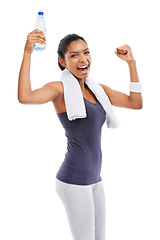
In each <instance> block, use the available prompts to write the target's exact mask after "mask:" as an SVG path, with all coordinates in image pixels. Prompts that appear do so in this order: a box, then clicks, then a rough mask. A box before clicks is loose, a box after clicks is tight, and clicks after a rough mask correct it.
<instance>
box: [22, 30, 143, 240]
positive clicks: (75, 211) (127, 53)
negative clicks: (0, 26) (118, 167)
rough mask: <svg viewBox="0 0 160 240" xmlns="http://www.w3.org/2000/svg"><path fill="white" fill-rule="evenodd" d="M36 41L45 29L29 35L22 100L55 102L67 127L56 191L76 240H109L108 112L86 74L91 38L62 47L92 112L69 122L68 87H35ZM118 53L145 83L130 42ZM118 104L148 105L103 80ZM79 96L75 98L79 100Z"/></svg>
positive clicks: (63, 63) (61, 61) (70, 39)
mask: <svg viewBox="0 0 160 240" xmlns="http://www.w3.org/2000/svg"><path fill="white" fill-rule="evenodd" d="M34 43H41V44H45V43H46V39H45V37H44V34H43V33H42V32H41V31H40V30H37V29H36V30H34V31H33V32H31V33H29V34H28V36H27V41H26V45H25V49H24V56H23V61H22V65H21V69H20V73H19V82H18V99H19V101H20V103H23V104H43V103H47V102H49V101H52V103H53V104H54V107H55V110H56V113H57V116H58V117H59V120H60V121H61V123H62V126H63V127H64V128H65V133H66V136H67V138H68V146H67V149H68V152H67V153H66V154H65V159H64V161H63V163H62V165H61V167H60V169H59V171H58V173H57V176H56V190H57V193H58V195H59V197H60V199H61V200H62V202H63V204H64V207H65V209H66V213H67V217H68V220H69V225H70V229H71V232H72V236H73V239H74V240H105V239H106V238H105V227H106V222H105V193H104V189H103V183H102V179H101V176H100V171H101V160H102V159H101V157H102V155H101V128H102V125H103V123H104V121H105V111H104V109H103V108H102V106H101V104H100V103H99V102H98V100H97V99H96V97H95V95H94V94H93V92H92V91H91V90H90V89H89V88H88V87H87V85H86V84H85V82H84V79H85V78H87V77H88V75H89V71H90V67H91V55H90V52H89V48H88V45H87V43H86V41H85V40H84V39H83V38H82V37H80V36H78V35H76V34H71V35H67V36H66V37H65V38H63V39H62V40H61V41H60V44H59V47H58V65H59V67H60V69H61V70H64V69H65V68H67V69H68V70H69V72H70V73H71V74H73V75H74V77H75V78H76V80H77V81H78V83H79V85H80V88H81V91H82V94H83V98H84V102H85V106H86V109H87V117H86V118H83V119H75V120H74V121H69V120H68V118H67V114H66V106H65V99H64V88H63V84H62V82H61V81H55V82H49V83H47V84H45V85H44V86H43V87H42V88H39V89H36V90H34V91H32V90H31V83H30V61H31V53H32V52H33V46H34ZM115 54H116V55H117V56H118V57H119V58H121V59H122V60H124V61H126V62H127V64H128V66H129V70H130V80H131V82H139V79H138V74H137V70H136V61H135V59H134V58H133V55H132V51H131V48H130V47H129V46H128V45H124V46H121V47H119V48H116V50H115ZM100 86H101V87H102V88H103V89H104V91H105V93H106V94H107V96H108V97H109V99H110V102H111V104H112V105H114V106H117V107H124V108H130V109H141V108H142V97H141V93H137V92H134V91H132V92H130V96H128V95H126V94H124V93H121V92H118V91H115V90H112V89H111V88H109V87H108V86H106V85H104V84H100ZM73 101H74V99H73Z"/></svg>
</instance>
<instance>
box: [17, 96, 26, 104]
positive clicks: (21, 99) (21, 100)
mask: <svg viewBox="0 0 160 240" xmlns="http://www.w3.org/2000/svg"><path fill="white" fill-rule="evenodd" d="M18 101H19V102H20V103H22V104H26V103H28V100H27V99H26V98H23V97H18Z"/></svg>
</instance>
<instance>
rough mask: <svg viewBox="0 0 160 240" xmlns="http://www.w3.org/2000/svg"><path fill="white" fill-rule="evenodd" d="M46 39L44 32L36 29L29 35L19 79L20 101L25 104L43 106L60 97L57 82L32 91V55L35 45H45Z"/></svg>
mask: <svg viewBox="0 0 160 240" xmlns="http://www.w3.org/2000/svg"><path fill="white" fill-rule="evenodd" d="M45 42H46V38H45V37H44V34H43V32H42V31H40V30H38V29H36V30H34V31H33V32H31V33H29V34H28V36H27V41H26V45H25V49H24V55H23V60H22V64H21V68H20V72H19V79H18V100H19V102H20V103H23V104H43V103H46V102H49V101H51V100H53V101H54V99H55V98H56V97H57V95H58V93H59V92H58V91H59V90H58V84H57V82H49V83H47V84H45V85H44V86H43V87H42V88H39V89H36V90H34V91H32V89H31V81H30V66H31V54H32V52H33V49H34V43H41V44H45Z"/></svg>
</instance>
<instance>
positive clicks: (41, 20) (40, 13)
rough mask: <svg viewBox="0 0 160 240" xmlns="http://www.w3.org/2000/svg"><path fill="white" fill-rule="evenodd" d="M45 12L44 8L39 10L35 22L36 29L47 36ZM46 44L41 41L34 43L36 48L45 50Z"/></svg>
mask: <svg viewBox="0 0 160 240" xmlns="http://www.w3.org/2000/svg"><path fill="white" fill-rule="evenodd" d="M43 15H44V12H43V11H42V10H40V11H38V16H37V19H36V22H35V26H34V29H39V30H41V31H42V32H43V33H44V36H45V37H46V25H45V20H44V16H43ZM45 47H46V45H45V44H44V45H42V44H40V43H35V44H34V49H35V50H37V51H41V50H45Z"/></svg>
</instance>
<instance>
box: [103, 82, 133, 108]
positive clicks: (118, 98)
mask: <svg viewBox="0 0 160 240" xmlns="http://www.w3.org/2000/svg"><path fill="white" fill-rule="evenodd" d="M99 85H100V86H101V87H102V88H103V89H104V91H105V93H106V94H107V96H108V98H109V100H110V102H111V104H112V105H114V106H116V107H124V108H131V109H134V108H137V107H136V106H135V105H134V103H133V102H131V101H130V97H129V96H128V95H127V94H125V93H122V92H118V91H115V90H113V89H111V88H109V87H108V86H106V85H104V84H99Z"/></svg>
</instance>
